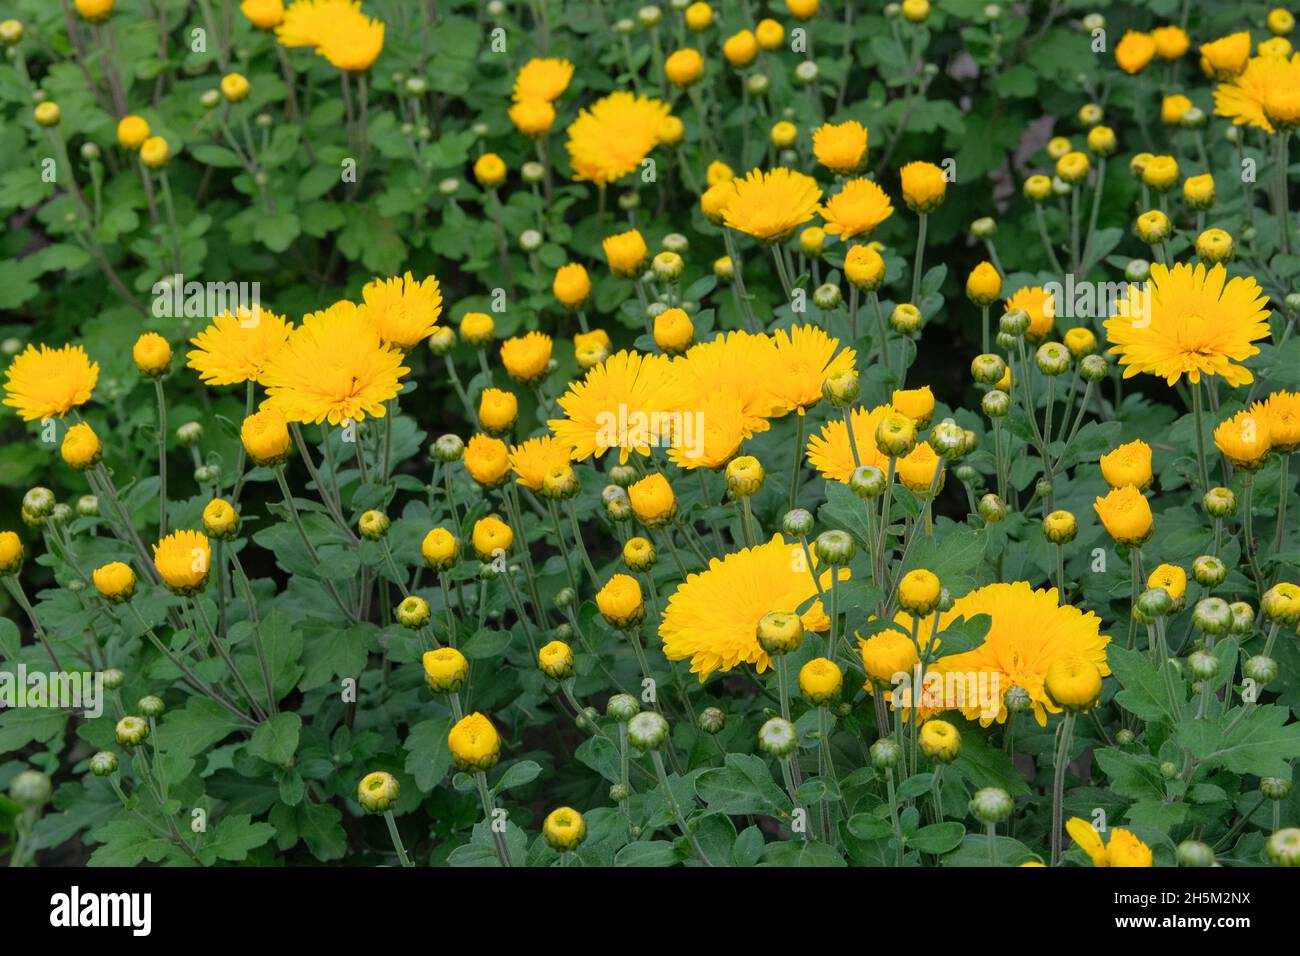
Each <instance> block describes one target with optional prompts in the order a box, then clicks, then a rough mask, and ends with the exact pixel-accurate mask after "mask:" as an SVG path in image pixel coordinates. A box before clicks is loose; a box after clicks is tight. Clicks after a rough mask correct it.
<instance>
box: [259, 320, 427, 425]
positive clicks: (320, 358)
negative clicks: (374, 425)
mask: <svg viewBox="0 0 1300 956" xmlns="http://www.w3.org/2000/svg"><path fill="white" fill-rule="evenodd" d="M409 371H410V369H409V368H407V367H406V366H405V365H403V364H402V353H401V352H400V351H398V350H397V349H395V348H393V347H392V346H389V345H385V344H384V343H383V340H382V339H380V337H379V331H378V330H377V329H376V328H375V327H374V325H372V324H371V323H370V322H369V321H368V320H367V319H366V317H365V313H364V311H363V310H362V309H359V308H358V307H357V306H356V305H355V304H354V303H352V302H348V301H346V300H345V301H342V302H337V303H335V304H334V305H332V306H330V307H329V308H328V309H325V310H324V311H323V312H312V313H311V314H309V315H307V316H306V317H305V318H304V319H303V320H302V325H300V326H298V327H297V328H296V329H294V330H293V331H292V332H290V333H289V340H288V341H287V342H286V343H285V345H284V347H283V348H282V349H280V350H279V351H277V352H276V353H275V354H274V355H273V356H271V358H270V360H269V361H268V362H267V363H266V367H265V368H264V369H263V370H262V376H261V383H262V385H263V386H265V387H266V390H267V394H268V396H269V397H268V398H267V400H266V402H265V403H264V404H265V405H266V406H269V407H271V408H276V409H278V410H279V411H280V413H281V414H282V415H284V417H285V418H286V419H287V420H288V421H291V422H304V423H313V424H319V423H320V422H324V421H328V422H329V423H330V424H331V425H337V424H338V423H339V422H342V421H345V420H350V421H361V420H362V419H364V418H365V417H366V416H367V415H370V416H373V417H375V418H383V417H384V414H385V408H384V403H385V402H387V401H388V400H389V399H390V398H393V397H395V396H396V395H397V393H398V392H400V391H401V389H402V384H401V378H402V376H403V375H405V374H406V373H407V372H409Z"/></svg>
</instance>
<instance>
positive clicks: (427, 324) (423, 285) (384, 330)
mask: <svg viewBox="0 0 1300 956" xmlns="http://www.w3.org/2000/svg"><path fill="white" fill-rule="evenodd" d="M361 296H362V298H363V299H365V300H366V309H365V312H366V318H367V319H369V320H370V324H371V325H373V326H374V327H375V328H376V329H378V330H379V337H380V338H381V339H382V340H383V341H384V342H385V343H386V344H388V345H395V346H397V347H398V348H399V349H410V348H414V347H415V346H417V345H419V344H420V343H421V342H423V341H424V340H425V339H427V338H428V337H429V336H430V335H432V334H433V329H434V326H436V325H437V324H438V316H440V315H442V292H441V291H440V290H439V288H438V280H437V278H436V277H434V276H426V277H425V278H423V279H421V280H419V281H418V282H417V281H416V279H415V276H413V275H411V273H409V272H407V273H406V274H405V275H403V276H402V277H401V278H400V279H399V278H396V277H394V278H391V279H372V280H371V281H370V282H367V283H366V284H365V286H364V287H362V289H361Z"/></svg>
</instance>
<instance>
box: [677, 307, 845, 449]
mask: <svg viewBox="0 0 1300 956" xmlns="http://www.w3.org/2000/svg"><path fill="white" fill-rule="evenodd" d="M774 352H775V346H774V345H773V342H772V339H771V338H770V337H769V336H767V335H765V334H762V333H760V334H757V335H754V334H751V333H749V332H744V331H739V330H737V331H733V332H728V333H726V334H725V335H719V336H717V337H716V338H714V339H713V340H712V341H709V342H701V343H699V344H697V345H694V346H692V347H691V348H690V349H689V350H687V352H686V354H685V355H683V356H681V357H680V358H678V359H677V360H676V363H675V367H676V368H677V369H678V370H680V372H681V373H682V377H683V379H684V381H685V383H686V386H687V388H688V390H689V395H690V396H691V398H690V399H689V400H688V404H689V406H690V407H691V408H695V407H698V405H699V403H700V401H702V399H703V397H704V396H707V395H713V394H717V393H726V394H728V395H731V396H734V397H735V398H736V399H737V400H738V401H739V404H740V413H741V415H742V418H743V429H744V432H745V436H744V437H746V438H748V437H749V436H750V435H752V434H754V433H755V432H762V431H767V430H768V428H769V427H770V425H769V424H768V419H771V418H776V417H779V416H780V415H783V414H785V412H786V410H787V409H786V405H785V404H784V403H783V401H782V400H781V399H780V398H779V397H777V395H776V394H775V393H774V392H773V391H772V387H771V386H772V383H771V382H769V381H767V376H765V375H761V374H755V372H754V370H755V369H759V368H767V367H769V366H770V365H771V362H772V357H773V353H774ZM819 388H820V386H819ZM705 427H706V428H707V427H708V426H707V423H706V426H705Z"/></svg>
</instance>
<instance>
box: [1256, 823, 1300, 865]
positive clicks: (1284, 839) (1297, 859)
mask: <svg viewBox="0 0 1300 956" xmlns="http://www.w3.org/2000/svg"><path fill="white" fill-rule="evenodd" d="M1264 849H1265V852H1267V853H1268V858H1269V859H1270V860H1272V861H1273V864H1274V865H1275V866H1300V827H1285V828H1284V829H1281V830H1278V831H1277V832H1276V833H1274V834H1273V835H1272V836H1271V837H1269V838H1268V843H1267V844H1265V847H1264Z"/></svg>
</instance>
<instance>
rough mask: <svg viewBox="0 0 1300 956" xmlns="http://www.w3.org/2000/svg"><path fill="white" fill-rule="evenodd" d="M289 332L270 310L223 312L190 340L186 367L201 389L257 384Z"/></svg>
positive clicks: (280, 319) (282, 346) (290, 329)
mask: <svg viewBox="0 0 1300 956" xmlns="http://www.w3.org/2000/svg"><path fill="white" fill-rule="evenodd" d="M292 330H293V326H291V325H290V324H289V323H288V322H286V321H285V320H284V316H282V315H276V314H275V313H274V312H272V311H271V310H270V309H263V308H261V307H258V308H256V309H254V310H253V311H249V310H248V309H246V308H243V307H240V308H239V309H238V310H237V311H236V312H234V313H231V312H223V313H222V314H221V315H218V316H217V317H216V318H214V319H213V320H212V324H211V325H209V326H208V327H207V328H206V329H204V330H203V331H202V332H200V333H199V334H198V335H196V336H194V338H192V339H190V344H191V345H193V346H194V348H193V349H191V350H190V352H189V353H188V355H187V358H188V360H189V367H190V368H192V369H194V370H195V371H196V372H198V373H199V378H200V379H202V380H203V383H204V384H205V385H238V384H240V383H241V382H257V381H261V377H262V371H263V370H264V369H265V368H266V363H267V362H269V361H270V360H271V358H272V357H273V356H274V355H275V354H276V353H277V352H279V351H280V349H282V348H284V344H285V342H287V341H288V340H289V333H290V332H291V331H292Z"/></svg>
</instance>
